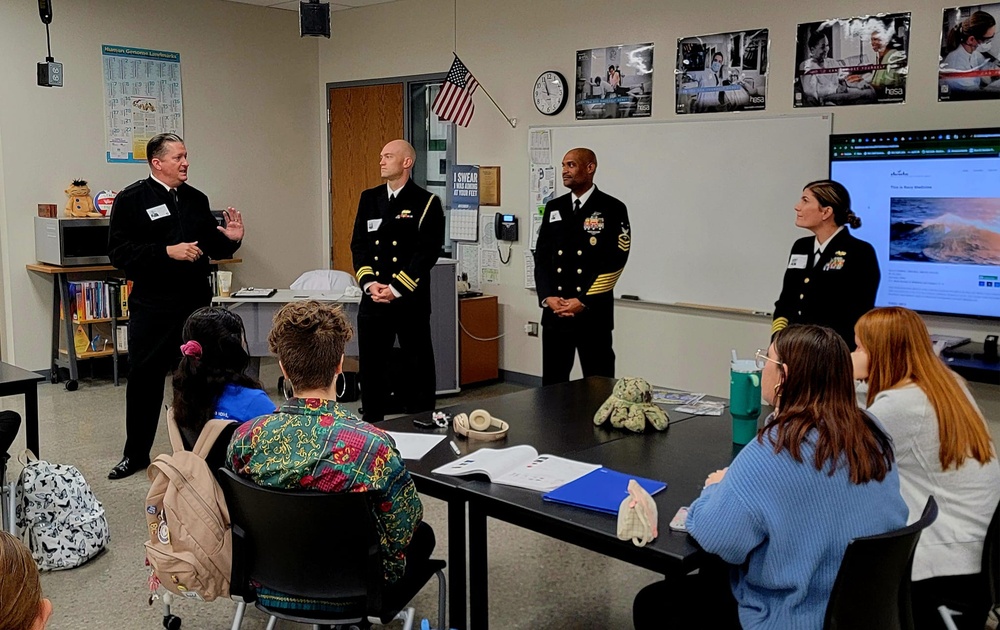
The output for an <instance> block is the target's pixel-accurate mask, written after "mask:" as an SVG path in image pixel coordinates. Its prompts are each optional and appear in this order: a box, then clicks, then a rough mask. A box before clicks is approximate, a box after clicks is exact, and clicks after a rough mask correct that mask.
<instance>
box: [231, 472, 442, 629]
mask: <svg viewBox="0 0 1000 630" xmlns="http://www.w3.org/2000/svg"><path fill="white" fill-rule="evenodd" d="M219 481H220V484H221V485H222V490H223V492H224V493H225V495H226V503H227V505H228V506H229V516H230V520H231V522H232V527H233V573H232V580H231V583H230V591H231V595H232V597H233V599H237V600H238V601H239V600H242V602H243V603H251V602H255V603H256V606H257V608H258V609H260V610H261V611H263V612H265V613H267V614H268V615H271V617H272V619H271V621H270V623H269V624H268V628H272V627H273V626H274V623H275V618H280V619H285V620H288V621H293V622H296V623H302V624H312V625H313V627H314V628H315V627H320V626H341V625H344V626H355V627H358V628H368V627H369V626H370V624H373V623H374V624H385V623H389V622H390V621H392V620H394V619H402V620H403V628H404V630H410V629H411V628H412V626H413V618H414V610H413V608H407V607H406V605H407V604H408V603H409V601H410V600H411V599H413V597H414V596H415V595H416V594H417V592H418V591H419V590H420V589H421V588H423V586H424V585H425V584H426V583H427V582H428V581H429V580H430V579H431V578H432V577H433V576H435V575H437V578H438V626H437V627H438V628H446V626H445V625H444V614H445V608H446V601H445V599H446V597H447V590H446V588H445V578H444V571H443V570H444V568H445V562H444V561H443V560H428V561H427V562H424V563H420V564H412V565H411V564H410V563H408V564H407V571H406V575H405V576H404V577H403V578H401V579H400V580H399V581H398V582H396V583H395V584H392V585H390V586H385V585H384V583H383V582H384V577H383V576H384V570H383V567H382V560H381V558H380V548H379V539H378V534H377V531H376V528H375V522H374V518H373V516H372V512H371V508H370V506H369V505H368V497H367V495H366V493H363V492H351V493H344V494H330V493H325V492H312V491H298V490H278V489H274V488H264V487H261V486H258V485H257V484H255V483H253V482H251V481H248V480H246V479H243V478H241V477H239V476H238V475H236V474H235V473H234V472H232V471H231V470H221V471H220V479H219ZM292 531H294V535H292V534H291V532H292ZM320 541H322V543H323V544H317V543H318V542H320ZM254 585H260V586H263V587H266V588H269V589H273V590H276V591H279V592H282V593H287V594H289V595H291V596H297V597H306V598H313V599H333V600H344V599H354V600H359V601H364V604H363V605H361V604H359V605H358V607H357V609H356V610H350V611H348V612H345V613H340V614H335V613H329V612H323V611H308V610H294V611H289V610H285V609H275V608H270V607H267V606H265V605H264V604H262V603H261V602H260V601H259V600H257V596H256V587H255V586H254ZM244 610H245V606H242V605H241V606H240V607H239V609H238V610H237V611H236V618H235V619H234V620H233V630H238V629H239V627H240V624H241V623H242V620H243V619H242V617H243V612H244Z"/></svg>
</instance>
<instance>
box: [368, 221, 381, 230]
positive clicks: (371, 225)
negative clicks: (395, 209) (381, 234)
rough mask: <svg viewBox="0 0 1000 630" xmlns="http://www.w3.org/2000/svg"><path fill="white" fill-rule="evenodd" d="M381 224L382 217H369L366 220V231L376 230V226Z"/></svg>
mask: <svg viewBox="0 0 1000 630" xmlns="http://www.w3.org/2000/svg"><path fill="white" fill-rule="evenodd" d="M380 225H382V219H369V220H368V231H369V232H374V231H376V230H378V226H380Z"/></svg>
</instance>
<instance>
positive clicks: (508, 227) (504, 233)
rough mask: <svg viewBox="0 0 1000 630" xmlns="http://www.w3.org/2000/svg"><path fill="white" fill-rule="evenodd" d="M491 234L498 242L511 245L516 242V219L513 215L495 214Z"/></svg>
mask: <svg viewBox="0 0 1000 630" xmlns="http://www.w3.org/2000/svg"><path fill="white" fill-rule="evenodd" d="M493 233H494V234H495V235H496V238H497V240H498V241H509V242H511V243H513V242H514V241H516V240H517V217H516V216H514V215H513V214H503V213H502V212H497V214H496V217H495V218H494V220H493Z"/></svg>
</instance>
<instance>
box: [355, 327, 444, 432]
mask: <svg viewBox="0 0 1000 630" xmlns="http://www.w3.org/2000/svg"><path fill="white" fill-rule="evenodd" d="M397 337H398V338H399V349H400V353H399V355H398V356H399V357H400V361H401V362H402V365H393V351H392V348H393V345H394V344H395V341H396V338H397ZM358 352H359V353H360V357H359V359H360V362H361V406H362V409H363V410H364V420H365V422H381V421H382V420H383V419H385V414H386V406H387V404H388V400H389V394H390V393H391V392H395V394H396V396H397V400H402V402H403V406H404V408H405V409H406V413H419V412H421V411H430V410H432V409H434V392H435V391H436V389H437V376H436V374H435V372H434V347H433V345H432V344H431V318H430V313H415V314H414V313H412V312H408V311H401V312H394V313H389V314H384V315H376V316H370V315H359V316H358ZM394 374H396V375H400V376H398V377H397V378H398V380H396V381H395V382H393V375H394Z"/></svg>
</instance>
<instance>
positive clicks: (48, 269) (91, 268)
mask: <svg viewBox="0 0 1000 630" xmlns="http://www.w3.org/2000/svg"><path fill="white" fill-rule="evenodd" d="M241 262H243V259H242V258H227V259H225V260H212V261H210V264H212V265H216V266H217V265H228V264H237V263H241ZM25 268H26V269H27V270H28V271H32V272H34V273H40V274H43V275H48V276H52V278H53V282H52V352H51V363H50V367H49V382H50V383H58V382H59V368H60V367H62V368H65V369H67V370H68V371H69V380H67V381H66V390H67V391H71V392H72V391H76V388H77V386H78V384H79V378H80V376H79V368H78V365H77V364H78V361H79V360H80V359H92V358H97V357H102V356H110V357H112V359H113V361H114V381H115V385H117V384H118V325H117V324H118V318H117V317H114V316H112V317H111V318H110V319H108V320H90V321H89V322H74V321H73V320H72V318H70V317H65V318H63V317H61V315H60V313H61V310H62V308H61V307H62V305H63V304H69V275H70V274H78V273H100V272H104V273H108V272H116V271H119V270H118V269H117V268H116V267H114V266H112V265H79V266H73V267H60V266H59V265H50V264H48V263H35V264H30V265H25ZM66 312H67V313H69V309H68V308H67V309H66ZM112 312H113V311H112ZM60 320H62V322H63V328H64V330H63V333H64V334H65V335H66V358H65V359H63V358H62V357H60V356H59V336H60V333H59V322H60ZM100 322H110V323H111V346H112V349H111V350H104V351H99V352H92V353H87V354H86V355H84V356H77V353H76V344H74V343H73V327H74V326H75V325H76V324H79V323H90V324H92V323H100Z"/></svg>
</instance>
